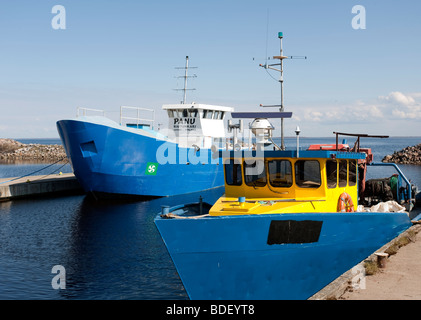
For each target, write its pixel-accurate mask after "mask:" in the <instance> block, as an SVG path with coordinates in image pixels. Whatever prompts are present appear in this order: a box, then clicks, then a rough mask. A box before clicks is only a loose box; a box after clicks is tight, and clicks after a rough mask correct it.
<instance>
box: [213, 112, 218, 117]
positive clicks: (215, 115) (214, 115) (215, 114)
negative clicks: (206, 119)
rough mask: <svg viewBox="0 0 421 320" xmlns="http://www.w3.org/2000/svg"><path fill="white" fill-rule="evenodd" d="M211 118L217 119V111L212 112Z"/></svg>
mask: <svg viewBox="0 0 421 320" xmlns="http://www.w3.org/2000/svg"><path fill="white" fill-rule="evenodd" d="M213 118H214V119H219V111H214V114H213Z"/></svg>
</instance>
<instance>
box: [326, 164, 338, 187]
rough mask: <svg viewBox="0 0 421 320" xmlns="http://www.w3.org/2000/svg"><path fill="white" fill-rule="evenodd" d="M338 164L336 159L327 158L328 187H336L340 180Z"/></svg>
mask: <svg viewBox="0 0 421 320" xmlns="http://www.w3.org/2000/svg"><path fill="white" fill-rule="evenodd" d="M337 175H338V164H337V163H336V161H333V160H327V161H326V177H327V187H328V188H330V189H331V188H336V184H337V180H338V177H337Z"/></svg>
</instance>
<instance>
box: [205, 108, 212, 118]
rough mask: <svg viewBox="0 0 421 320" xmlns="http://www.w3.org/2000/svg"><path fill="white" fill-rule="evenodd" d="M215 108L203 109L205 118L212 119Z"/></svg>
mask: <svg viewBox="0 0 421 320" xmlns="http://www.w3.org/2000/svg"><path fill="white" fill-rule="evenodd" d="M212 116H213V110H203V118H204V119H212Z"/></svg>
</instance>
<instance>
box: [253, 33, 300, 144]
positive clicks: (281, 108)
mask: <svg viewBox="0 0 421 320" xmlns="http://www.w3.org/2000/svg"><path fill="white" fill-rule="evenodd" d="M283 37H284V35H283V33H282V32H279V33H278V38H279V39H280V41H281V50H280V55H279V56H274V57H273V59H277V60H280V63H274V64H268V63H267V59H266V63H265V64H260V65H259V66H260V67H262V68H265V69H266V71H267V69H270V70H275V71H278V72H280V74H281V75H280V78H279V80H277V81H279V82H280V83H281V105H270V106H264V105H260V106H261V107H280V108H279V111H280V112H284V64H283V62H284V60H285V59H307V56H284V54H283V49H282V39H283ZM275 66H280V68H279V69H278V68H274V67H275ZM281 149H282V150H285V143H284V119H283V118H281Z"/></svg>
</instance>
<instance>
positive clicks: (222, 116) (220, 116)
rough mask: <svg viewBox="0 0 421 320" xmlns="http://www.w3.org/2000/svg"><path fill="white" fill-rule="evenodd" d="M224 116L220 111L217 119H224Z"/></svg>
mask: <svg viewBox="0 0 421 320" xmlns="http://www.w3.org/2000/svg"><path fill="white" fill-rule="evenodd" d="M224 115H225V112H224V111H221V113H220V114H219V119H221V120H222V119H224Z"/></svg>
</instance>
